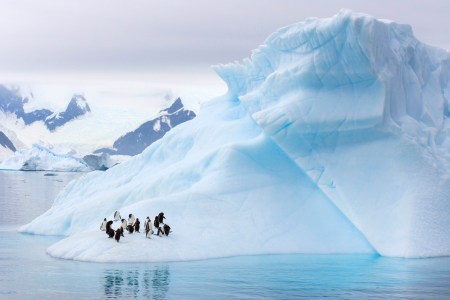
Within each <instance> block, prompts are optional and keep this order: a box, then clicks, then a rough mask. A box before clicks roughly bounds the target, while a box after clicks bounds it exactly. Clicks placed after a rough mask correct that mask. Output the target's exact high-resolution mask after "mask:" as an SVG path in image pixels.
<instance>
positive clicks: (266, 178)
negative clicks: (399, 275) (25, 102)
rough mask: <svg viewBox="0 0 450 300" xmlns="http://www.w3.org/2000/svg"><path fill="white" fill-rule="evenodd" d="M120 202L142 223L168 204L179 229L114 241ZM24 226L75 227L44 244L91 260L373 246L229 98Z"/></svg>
mask: <svg viewBox="0 0 450 300" xmlns="http://www.w3.org/2000/svg"><path fill="white" fill-rule="evenodd" d="M205 126H207V128H205ZM117 209H118V210H119V211H120V212H121V213H122V216H127V215H128V214H129V213H134V214H135V215H136V216H137V217H139V219H140V220H141V222H143V220H144V219H145V217H147V216H150V218H151V219H152V220H153V218H154V216H155V215H156V214H158V213H159V212H160V211H164V212H165V215H166V218H167V219H166V222H167V223H168V224H169V225H170V226H171V227H172V230H173V234H172V235H170V236H169V237H168V238H160V237H155V238H154V239H153V240H146V239H145V238H144V234H141V235H140V236H136V235H133V236H130V235H128V234H125V238H123V239H122V240H121V241H120V243H118V244H117V243H116V242H115V241H112V240H108V239H107V237H106V235H105V233H104V232H100V231H99V230H98V227H99V223H100V221H101V220H103V218H104V217H107V218H112V214H113V213H114V211H115V210H117ZM117 226H118V225H117V224H114V226H113V227H114V228H117ZM20 230H21V231H22V232H30V233H36V234H64V235H69V237H67V238H66V239H64V240H62V241H61V242H59V243H58V244H55V245H53V246H52V247H50V248H49V249H48V252H49V253H50V254H51V255H53V256H57V257H63V258H71V259H79V260H88V261H168V260H187V259H204V258H209V257H224V256H230V255H242V254H255V253H280V252H284V253H285V252H287V253H289V252H308V253H310V252H314V253H349V252H351V253H368V252H369V253H371V252H373V250H372V248H371V247H370V245H369V244H368V243H367V241H366V240H365V238H364V237H363V236H362V235H361V233H360V232H358V231H357V230H356V229H355V228H354V226H353V225H352V224H351V223H350V222H348V220H347V219H346V218H345V217H344V216H343V215H342V214H341V212H340V211H339V210H338V209H336V207H335V206H334V205H333V204H332V203H330V202H329V201H328V200H327V198H326V197H325V195H324V194H322V193H321V192H320V190H318V189H317V188H316V186H315V185H314V184H313V183H312V182H311V181H310V180H309V178H308V177H307V176H306V175H305V174H304V173H303V172H302V171H301V170H300V169H298V167H297V166H296V165H295V164H294V163H293V162H292V161H291V160H290V159H289V157H287V156H286V155H285V154H284V153H283V151H281V149H280V148H279V147H278V146H277V145H276V144H275V143H273V142H272V141H271V140H270V139H268V138H267V137H266V136H265V135H264V134H263V133H262V132H261V129H260V128H259V127H258V126H256V124H255V123H254V122H253V120H252V119H251V118H250V117H249V115H248V114H247V112H246V111H245V110H244V108H243V107H242V106H241V105H240V103H239V102H238V101H230V99H229V98H228V97H223V98H221V99H217V100H215V101H213V102H211V103H209V104H208V105H207V106H206V107H204V108H203V109H202V114H201V115H200V116H199V117H197V118H195V119H194V120H192V121H191V122H189V123H186V124H181V125H179V126H177V127H176V128H174V129H173V130H171V131H170V132H169V133H168V134H167V135H166V136H165V137H164V138H163V139H162V140H160V141H158V142H156V143H155V144H153V145H151V146H150V147H149V148H147V149H146V150H145V151H144V152H143V153H142V154H140V155H138V156H136V157H135V158H133V159H131V160H129V161H127V162H124V163H122V164H120V165H117V166H115V167H114V168H112V169H109V170H107V171H106V172H104V173H98V172H92V173H89V174H87V175H85V176H84V177H83V178H81V179H80V180H77V181H75V182H72V183H71V184H70V185H69V186H68V187H67V188H66V189H65V190H64V191H63V192H62V193H61V194H60V195H59V196H58V198H57V199H56V200H55V203H54V205H53V207H52V208H51V209H50V210H49V211H47V212H46V213H45V214H43V215H42V216H40V217H39V218H37V219H35V220H34V221H32V222H31V223H30V224H28V225H25V226H24V227H22V228H21V229H20ZM131 241H133V242H131Z"/></svg>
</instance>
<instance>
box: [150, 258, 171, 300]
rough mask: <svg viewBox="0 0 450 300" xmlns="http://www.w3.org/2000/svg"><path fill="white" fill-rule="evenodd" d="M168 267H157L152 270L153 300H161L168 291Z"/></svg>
mask: <svg viewBox="0 0 450 300" xmlns="http://www.w3.org/2000/svg"><path fill="white" fill-rule="evenodd" d="M169 275H170V273H169V267H168V266H167V265H166V266H159V267H156V268H155V270H153V279H152V287H153V299H155V300H161V299H165V298H166V294H167V291H168V290H169V283H170V281H169Z"/></svg>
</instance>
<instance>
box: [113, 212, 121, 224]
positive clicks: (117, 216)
mask: <svg viewBox="0 0 450 300" xmlns="http://www.w3.org/2000/svg"><path fill="white" fill-rule="evenodd" d="M120 219H122V218H121V217H120V213H119V211H118V210H116V212H115V213H114V222H115V221H119V220H120Z"/></svg>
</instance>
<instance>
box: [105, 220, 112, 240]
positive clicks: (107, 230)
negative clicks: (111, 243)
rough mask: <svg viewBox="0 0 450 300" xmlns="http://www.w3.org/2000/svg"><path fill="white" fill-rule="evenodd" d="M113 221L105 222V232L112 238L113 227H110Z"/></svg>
mask: <svg viewBox="0 0 450 300" xmlns="http://www.w3.org/2000/svg"><path fill="white" fill-rule="evenodd" d="M112 223H113V221H108V222H107V223H106V234H107V235H108V236H109V237H110V238H113V237H114V229H112V228H111V225H112Z"/></svg>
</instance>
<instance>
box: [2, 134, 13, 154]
mask: <svg viewBox="0 0 450 300" xmlns="http://www.w3.org/2000/svg"><path fill="white" fill-rule="evenodd" d="M0 146H1V147H3V148H6V149H9V150H10V151H12V152H15V151H16V147H14V144H13V143H12V142H11V141H10V139H9V138H8V137H7V136H6V135H5V134H4V133H3V132H2V131H0Z"/></svg>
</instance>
